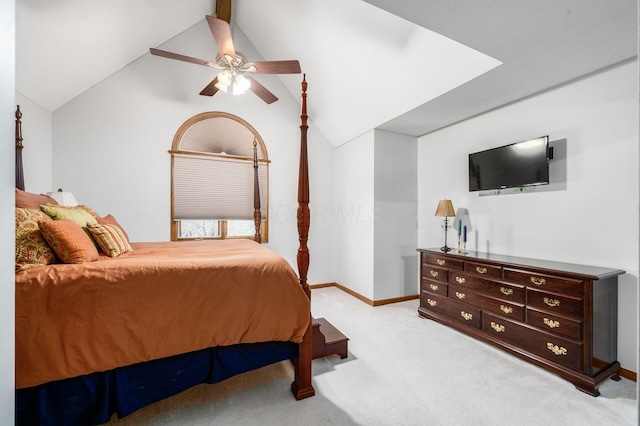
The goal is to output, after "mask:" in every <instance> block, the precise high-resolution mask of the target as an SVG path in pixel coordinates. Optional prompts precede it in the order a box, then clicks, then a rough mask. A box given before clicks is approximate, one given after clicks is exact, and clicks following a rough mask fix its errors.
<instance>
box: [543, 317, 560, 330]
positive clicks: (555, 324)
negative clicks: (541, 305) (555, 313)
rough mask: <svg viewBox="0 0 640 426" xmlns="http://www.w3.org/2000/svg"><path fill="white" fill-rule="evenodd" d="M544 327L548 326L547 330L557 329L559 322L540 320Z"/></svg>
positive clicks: (546, 319)
mask: <svg viewBox="0 0 640 426" xmlns="http://www.w3.org/2000/svg"><path fill="white" fill-rule="evenodd" d="M542 321H543V322H544V323H545V324H546V325H548V326H549V328H557V327H560V322H559V321H553V320H550V319H549V318H545V319H543V320H542Z"/></svg>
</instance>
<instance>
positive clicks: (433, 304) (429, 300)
mask: <svg viewBox="0 0 640 426" xmlns="http://www.w3.org/2000/svg"><path fill="white" fill-rule="evenodd" d="M427 303H428V304H429V306H431V307H434V306H436V305H437V304H438V303H437V302H436V301H435V300H433V299H427Z"/></svg>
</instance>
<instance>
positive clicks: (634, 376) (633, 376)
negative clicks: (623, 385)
mask: <svg viewBox="0 0 640 426" xmlns="http://www.w3.org/2000/svg"><path fill="white" fill-rule="evenodd" d="M618 374H619V375H620V377H624V378H625V379H629V380H633V381H634V382H637V381H638V373H636V372H634V371H630V370H627V369H624V368H621V369H620V373H618Z"/></svg>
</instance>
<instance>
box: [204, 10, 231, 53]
mask: <svg viewBox="0 0 640 426" xmlns="http://www.w3.org/2000/svg"><path fill="white" fill-rule="evenodd" d="M207 23H208V24H209V29H210V30H211V35H213V39H214V40H215V42H216V46H218V52H220V56H222V57H227V56H230V57H231V61H232V62H235V61H236V50H235V49H234V47H233V40H231V29H230V28H229V24H228V23H227V22H226V21H223V20H222V19H218V18H216V17H215V16H211V15H207Z"/></svg>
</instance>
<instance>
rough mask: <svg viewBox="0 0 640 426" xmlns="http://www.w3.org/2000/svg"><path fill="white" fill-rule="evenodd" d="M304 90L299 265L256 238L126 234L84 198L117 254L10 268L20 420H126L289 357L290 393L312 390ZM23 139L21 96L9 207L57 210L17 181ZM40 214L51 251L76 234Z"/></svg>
mask: <svg viewBox="0 0 640 426" xmlns="http://www.w3.org/2000/svg"><path fill="white" fill-rule="evenodd" d="M306 89H307V83H306V80H305V79H304V78H303V81H302V115H301V120H302V124H301V126H300V129H301V145H300V169H299V176H298V203H299V207H298V233H299V248H298V274H296V273H295V272H294V271H293V269H292V268H291V267H290V266H289V264H288V263H287V262H286V261H285V260H284V259H283V258H282V257H280V256H279V255H277V254H275V253H273V252H271V251H270V250H268V249H267V248H265V247H263V246H261V245H260V244H259V243H257V242H255V241H252V240H219V241H211V240H204V241H188V242H161V243H134V242H131V243H130V242H129V241H128V238H126V232H124V230H123V229H121V227H119V224H118V223H117V221H115V220H114V218H113V217H111V218H109V217H100V216H98V215H97V214H95V212H92V211H91V210H90V209H87V210H86V211H87V213H88V214H92V215H93V216H94V218H95V219H96V222H98V225H96V229H98V228H100V229H102V230H104V229H109V230H111V231H113V232H114V233H115V234H114V238H113V239H114V241H115V243H114V244H115V247H117V248H118V249H119V250H124V252H122V253H119V254H123V255H119V256H117V257H110V256H107V255H104V254H102V255H99V256H97V257H96V256H95V254H93V253H92V252H91V249H89V248H86V250H85V252H82V253H81V254H82V255H83V256H88V259H90V261H82V262H76V263H60V261H57V262H55V261H54V263H50V264H47V265H45V266H43V265H40V266H39V267H30V266H31V265H28V266H27V267H25V268H24V270H20V271H19V272H16V282H15V284H16V423H17V424H25V425H26V424H40V425H46V424H68V425H73V424H100V423H105V422H107V421H109V420H110V419H111V418H112V416H113V414H114V413H115V414H117V416H118V417H123V416H126V415H128V414H130V413H132V412H134V411H136V410H138V409H139V408H141V407H143V406H145V405H148V404H150V403H153V402H156V401H158V400H161V399H164V398H167V397H169V396H172V395H175V394H177V393H179V392H181V391H183V390H185V389H188V388H190V387H192V386H195V385H197V384H200V383H216V382H219V381H221V380H225V379H226V378H229V377H231V376H233V375H236V374H240V373H243V372H246V371H250V370H253V369H256V368H260V367H263V366H266V365H269V364H272V363H275V362H281V361H284V360H292V362H293V365H294V380H293V383H292V384H291V391H292V392H293V394H294V397H295V398H296V399H298V400H299V399H303V398H307V397H310V396H313V395H314V393H315V391H314V389H313V386H312V383H311V359H312V325H311V314H310V297H311V296H310V289H309V286H308V284H307V271H308V266H309V251H308V247H307V238H308V229H309V222H310V214H309V208H308V203H309V183H308V159H307V137H306V132H307V113H306V108H307V107H306ZM21 150H22V128H21V113H20V111H19V107H18V110H17V111H16V206H18V204H19V202H18V199H21V200H22V201H24V200H25V199H26V200H27V201H26V204H25V203H22V204H21V206H22V207H21V208H20V209H19V208H18V207H16V214H17V215H18V211H19V210H20V215H22V214H24V212H25V211H26V212H28V213H29V214H31V213H33V214H36V213H34V212H33V211H31V210H29V209H28V208H27V207H24V206H25V205H28V204H29V203H32V204H35V206H36V207H37V206H38V205H42V204H48V205H51V206H53V207H54V208H57V207H56V206H55V202H51V200H49V199H47V198H46V197H47V196H45V195H38V194H30V193H28V192H25V191H24V178H23V173H22V156H21ZM256 176H257V174H256ZM255 186H256V188H257V187H258V185H257V177H256V185H255ZM256 191H257V189H256ZM38 197H42V198H38ZM254 199H255V200H256V201H255V202H256V206H255V207H256V217H257V218H259V217H260V214H259V208H260V206H259V196H256V197H254ZM81 207H82V206H81ZM60 209H62V207H60ZM77 209H78V208H75V209H74V211H77ZM33 210H35V209H33ZM35 211H37V210H35ZM82 217H84V216H82ZM36 222H37V226H39V230H40V231H41V234H42V237H43V239H44V240H45V241H46V242H47V243H48V245H50V246H51V247H53V248H54V252H55V254H59V252H58V250H57V249H58V248H59V247H58V246H57V245H55V244H58V242H59V239H62V240H64V238H67V237H68V238H69V239H73V238H71V237H69V235H71V234H73V232H75V231H73V232H72V230H71V228H68V227H67V226H68V225H69V226H70V223H68V219H61V220H53V219H52V220H44V219H43V220H41V221H37V220H36ZM87 225H88V226H89V224H87ZM58 228H60V229H61V230H59V229H58ZM73 229H75V228H73ZM80 229H82V228H80ZM54 231H55V232H54ZM58 231H59V232H60V233H61V234H60V235H57V234H56V232H58ZM91 231H92V232H93V227H91ZM83 232H84V231H83ZM258 233H259V220H256V239H258V237H259V234H258ZM123 234H124V236H123ZM16 235H18V233H16ZM93 235H94V237H95V236H96V234H93ZM75 237H77V238H82V237H81V236H79V235H77V236H75ZM75 237H74V238H75ZM56 238H58V239H56ZM119 239H121V240H119ZM74 241H75V240H74ZM109 241H111V240H109ZM63 242H64V241H63ZM99 247H101V248H102V245H100V246H99ZM16 250H18V244H17V245H16ZM16 253H18V251H16ZM65 253H66V252H65ZM73 253H74V254H76V252H73ZM17 256H18V255H17ZM62 256H63V254H60V256H59V257H60V258H63V257H62Z"/></svg>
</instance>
